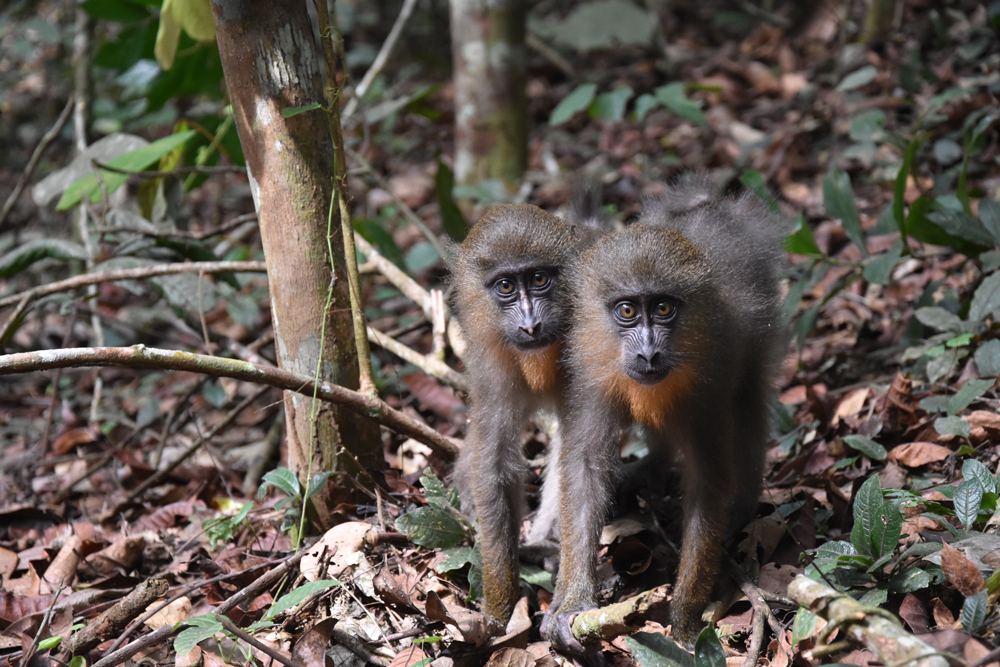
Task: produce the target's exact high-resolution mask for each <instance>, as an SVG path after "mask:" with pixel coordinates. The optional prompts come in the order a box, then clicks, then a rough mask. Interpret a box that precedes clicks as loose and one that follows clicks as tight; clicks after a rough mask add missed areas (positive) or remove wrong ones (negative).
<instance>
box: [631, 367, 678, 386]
mask: <svg viewBox="0 0 1000 667" xmlns="http://www.w3.org/2000/svg"><path fill="white" fill-rule="evenodd" d="M625 373H626V374H627V375H628V376H629V377H630V378H632V379H633V380H635V381H636V382H637V383H639V384H643V385H646V386H653V385H654V384H659V383H661V382H663V380H664V379H665V378H666V377H667V375H669V373H670V371H668V370H663V369H658V368H635V367H630V368H626V369H625Z"/></svg>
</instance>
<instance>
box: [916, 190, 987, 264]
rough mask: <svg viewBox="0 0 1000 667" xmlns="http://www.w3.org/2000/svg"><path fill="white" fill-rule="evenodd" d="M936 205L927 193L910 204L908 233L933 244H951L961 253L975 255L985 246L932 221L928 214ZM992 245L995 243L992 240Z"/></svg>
mask: <svg viewBox="0 0 1000 667" xmlns="http://www.w3.org/2000/svg"><path fill="white" fill-rule="evenodd" d="M933 206H934V201H933V200H932V199H931V198H930V197H928V196H927V195H921V196H920V197H918V198H917V200H916V201H914V202H913V203H912V204H910V212H909V214H907V216H906V233H907V234H909V235H910V236H912V237H913V238H915V239H917V240H918V241H922V242H923V243H930V244H931V245H940V246H951V247H952V248H955V249H956V250H958V251H959V252H960V253H962V254H964V255H968V256H969V257H975V256H976V255H978V254H979V253H981V252H982V251H983V250H985V248H984V247H983V246H980V245H976V244H975V243H970V242H969V241H967V240H965V239H963V238H961V237H958V236H955V235H953V234H949V233H948V232H946V231H945V230H944V229H943V228H942V227H941V226H940V225H938V224H937V223H936V222H934V221H932V220H931V219H930V218H929V217H928V216H929V214H930V212H931V209H932V207H933ZM990 245H993V244H992V242H991V243H990Z"/></svg>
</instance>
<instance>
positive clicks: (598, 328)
mask: <svg viewBox="0 0 1000 667" xmlns="http://www.w3.org/2000/svg"><path fill="white" fill-rule="evenodd" d="M781 235H782V229H781V226H780V225H779V224H778V223H777V221H776V220H775V219H774V217H773V216H772V215H770V214H769V213H768V212H767V211H766V210H765V209H764V207H763V206H760V205H757V204H756V202H754V201H753V200H752V199H751V198H749V197H743V198H737V199H731V198H727V199H719V198H717V197H716V196H715V195H714V194H713V193H712V190H711V188H710V187H709V186H708V185H707V184H706V183H704V182H701V181H698V180H695V181H693V182H689V183H688V184H687V185H683V186H680V187H675V188H672V189H670V190H669V191H668V193H667V194H666V196H664V197H663V198H661V199H659V200H655V201H652V202H650V203H649V204H648V205H647V206H646V208H645V210H644V212H643V214H642V215H641V217H640V219H639V222H638V223H636V224H633V225H632V226H630V227H628V228H626V229H625V230H623V231H621V232H617V233H614V234H610V235H608V236H605V237H604V238H602V239H600V240H599V241H597V243H596V244H594V245H593V246H592V247H591V248H590V249H588V250H585V251H584V252H583V253H582V254H581V255H580V256H579V259H578V261H576V262H574V263H573V264H572V266H571V267H570V268H571V270H570V271H569V272H568V280H569V283H570V287H571V288H572V292H573V296H572V299H571V302H570V308H571V309H572V311H573V321H574V324H573V328H572V330H571V331H570V332H569V333H568V334H567V337H566V345H567V350H566V363H567V365H568V369H569V370H568V372H569V377H570V380H569V381H570V388H569V392H568V398H567V402H568V406H567V410H568V414H567V418H566V429H565V431H564V434H563V435H564V440H565V443H566V444H565V446H564V447H563V448H562V452H561V456H560V460H559V467H560V470H559V476H560V479H561V481H562V494H561V503H560V504H561V511H560V520H559V524H560V527H561V550H560V569H559V577H558V582H557V586H556V593H555V597H554V599H553V602H552V606H551V607H550V609H549V611H548V612H547V614H546V618H545V622H544V623H543V625H544V626H545V632H546V634H547V636H548V638H549V639H550V640H551V641H552V642H553V644H555V645H556V646H557V647H559V648H561V649H563V650H566V651H570V652H584V651H585V650H586V648H587V647H584V646H581V645H580V643H579V642H578V641H577V640H576V639H575V638H574V637H573V635H572V633H571V632H570V624H571V622H572V618H573V616H574V614H575V613H576V612H579V611H582V610H585V609H592V608H594V607H595V606H596V604H595V603H596V599H595V594H596V591H597V585H598V582H597V578H596V567H595V566H596V563H595V561H596V559H595V553H596V551H597V541H598V537H599V535H600V532H601V528H602V527H603V525H604V520H605V518H606V515H607V510H608V505H609V502H610V498H611V493H612V486H613V481H614V477H615V471H616V468H617V464H618V462H619V444H620V443H621V440H622V436H623V434H624V433H625V432H626V431H627V430H628V427H629V426H630V425H631V424H632V423H635V422H638V423H639V424H641V425H642V426H643V427H644V429H645V431H646V434H647V443H648V447H649V450H650V456H652V457H654V458H653V459H652V463H651V465H665V466H670V465H671V463H672V464H673V465H675V466H676V467H677V468H678V472H679V474H680V480H681V487H682V488H681V491H682V496H683V507H684V536H683V547H682V550H681V559H680V568H679V572H678V575H677V581H676V585H675V587H674V591H673V601H672V603H671V623H672V626H673V633H674V637H676V638H677V639H678V640H680V641H681V642H682V643H683V644H685V645H687V646H691V645H693V644H694V640H695V639H696V638H697V636H698V633H699V631H700V630H701V629H702V627H703V623H702V621H701V614H702V611H703V610H704V608H705V606H706V604H707V603H708V602H709V598H710V595H711V592H712V586H713V584H714V583H715V578H716V575H717V574H718V570H719V565H720V561H721V558H722V552H723V542H724V541H725V539H726V538H727V536H728V535H730V534H732V533H733V532H735V530H737V529H739V528H742V526H743V525H744V523H745V522H746V521H747V520H748V519H749V518H751V517H752V515H753V513H754V511H755V510H756V504H757V494H758V491H759V489H760V484H761V477H762V474H763V463H764V452H765V445H766V439H767V434H768V423H769V418H768V417H769V414H768V413H769V409H770V405H769V402H770V400H771V397H772V394H773V388H772V381H773V378H774V375H775V372H776V370H777V368H778V365H779V363H780V360H781V357H782V355H783V352H784V349H785V346H786V342H787V339H786V336H785V332H784V330H783V327H782V324H781V315H780V305H781V296H780V290H779V273H780V270H781V267H782V265H783V255H782V252H781V248H780V238H781Z"/></svg>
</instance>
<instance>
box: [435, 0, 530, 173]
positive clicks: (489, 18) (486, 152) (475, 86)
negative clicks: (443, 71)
mask: <svg viewBox="0 0 1000 667" xmlns="http://www.w3.org/2000/svg"><path fill="white" fill-rule="evenodd" d="M525 14H526V6H525V3H524V1H523V0H451V45H452V46H451V48H452V63H453V65H454V80H455V177H456V179H457V180H458V181H459V182H461V183H477V182H479V181H481V180H483V179H486V178H499V179H502V180H503V181H504V182H505V183H506V184H507V185H508V187H509V188H516V187H517V185H518V181H520V179H521V177H522V176H523V175H524V170H525V166H526V164H527V155H528V100H527V94H526V92H525V79H526V63H525V58H526V52H525V46H524V33H525Z"/></svg>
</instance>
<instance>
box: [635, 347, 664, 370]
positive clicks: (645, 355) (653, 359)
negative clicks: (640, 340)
mask: <svg viewBox="0 0 1000 667" xmlns="http://www.w3.org/2000/svg"><path fill="white" fill-rule="evenodd" d="M635 356H636V358H637V359H639V360H640V361H642V362H644V363H645V364H646V368H648V369H650V370H652V369H653V368H655V367H656V364H657V363H659V361H660V353H659V352H656V351H652V352H650V351H644V352H640V353H638V354H636V355H635Z"/></svg>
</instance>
